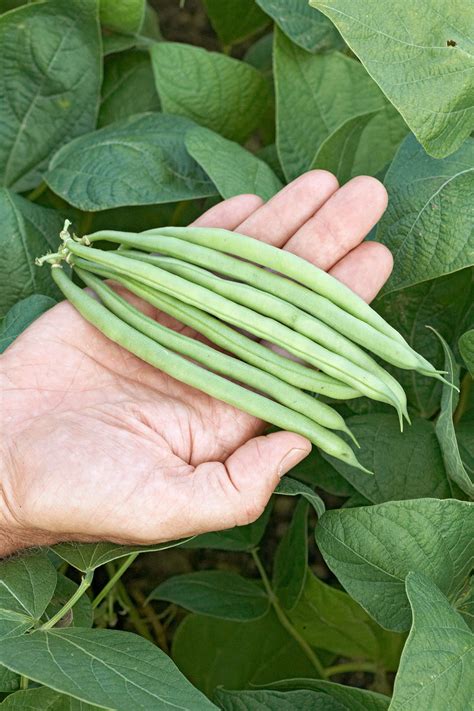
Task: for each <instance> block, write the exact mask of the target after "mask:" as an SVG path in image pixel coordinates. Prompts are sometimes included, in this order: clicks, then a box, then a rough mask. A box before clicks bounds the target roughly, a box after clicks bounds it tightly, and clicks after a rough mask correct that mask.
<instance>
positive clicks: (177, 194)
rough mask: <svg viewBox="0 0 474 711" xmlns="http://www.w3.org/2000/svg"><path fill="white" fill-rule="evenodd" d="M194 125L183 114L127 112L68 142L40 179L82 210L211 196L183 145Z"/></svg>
mask: <svg viewBox="0 0 474 711" xmlns="http://www.w3.org/2000/svg"><path fill="white" fill-rule="evenodd" d="M193 126H194V124H193V122H192V121H189V119H186V118H184V117H182V116H165V115H163V114H159V113H149V114H142V115H140V116H135V117H134V116H132V117H130V118H128V119H124V120H122V121H117V122H116V123H113V124H111V125H110V126H106V127H105V128H102V129H101V130H100V131H95V132H94V133H90V134H88V135H86V136H82V137H81V138H78V139H76V140H75V141H71V143H69V144H68V145H67V146H64V148H62V149H61V150H59V151H58V153H56V155H55V156H54V157H53V160H52V161H51V164H50V169H49V172H48V173H47V175H46V177H45V179H46V181H47V183H48V185H49V186H50V188H51V189H52V190H54V192H55V193H57V194H58V195H60V196H61V197H62V198H64V200H67V202H69V203H71V204H72V205H74V206H75V207H78V208H80V209H81V210H89V211H96V210H105V209H107V208H112V207H120V206H121V205H152V204H158V203H164V202H174V201H177V200H190V199H192V198H198V197H207V196H208V195H215V194H216V189H215V188H214V186H213V184H212V183H211V182H210V180H209V179H208V178H207V177H206V175H205V174H204V172H203V171H202V170H201V168H200V167H199V166H198V165H197V163H196V162H195V161H194V160H193V159H192V158H191V157H190V155H189V153H188V152H187V150H186V147H185V145H184V137H185V134H186V132H187V131H188V130H189V129H190V128H192V127H193Z"/></svg>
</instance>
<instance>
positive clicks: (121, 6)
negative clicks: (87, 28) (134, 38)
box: [100, 0, 146, 34]
mask: <svg viewBox="0 0 474 711" xmlns="http://www.w3.org/2000/svg"><path fill="white" fill-rule="evenodd" d="M145 6H146V0H120V2H119V3H117V2H116V0H100V22H101V24H102V25H104V26H105V27H107V28H108V29H109V30H114V31H115V32H123V33H124V34H135V33H136V32H139V31H140V29H141V26H142V24H143V20H144V18H145Z"/></svg>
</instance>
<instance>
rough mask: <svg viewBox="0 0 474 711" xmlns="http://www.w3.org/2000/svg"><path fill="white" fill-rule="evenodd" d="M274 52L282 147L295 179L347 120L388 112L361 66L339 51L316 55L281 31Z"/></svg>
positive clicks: (287, 167)
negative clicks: (300, 46) (370, 113)
mask: <svg viewBox="0 0 474 711" xmlns="http://www.w3.org/2000/svg"><path fill="white" fill-rule="evenodd" d="M274 53H275V58H274V70H275V85H276V101H277V147H278V154H279V156H280V162H281V164H282V167H283V170H284V172H285V175H286V177H287V179H288V180H292V179H293V178H295V177H297V176H298V175H300V174H301V173H303V172H305V171H306V170H308V169H309V168H310V166H311V165H312V163H313V159H314V156H315V155H316V152H317V150H318V148H319V147H320V146H321V144H322V143H323V141H324V140H325V139H326V138H327V137H328V136H329V135H330V134H331V133H333V131H335V130H336V129H337V128H339V127H340V126H341V125H342V124H343V123H344V122H345V121H347V119H349V118H352V117H354V116H357V115H359V114H363V113H367V112H370V111H378V110H380V109H383V108H384V106H385V105H386V101H385V99H384V97H383V94H382V92H381V91H380V90H379V88H378V87H377V85H376V84H375V82H373V81H372V79H371V78H370V77H369V76H368V75H367V73H366V72H365V71H364V68H363V67H362V66H361V64H360V63H359V62H357V61H355V60H354V59H349V57H346V56H345V55H343V54H341V53H339V52H333V53H331V54H327V55H311V54H309V53H308V52H305V51H304V50H302V49H300V48H299V47H297V46H296V45H295V44H293V43H292V42H291V41H290V40H289V39H288V38H287V37H285V35H284V34H283V33H282V32H280V31H279V30H275V49H274ZM335 87H337V91H335Z"/></svg>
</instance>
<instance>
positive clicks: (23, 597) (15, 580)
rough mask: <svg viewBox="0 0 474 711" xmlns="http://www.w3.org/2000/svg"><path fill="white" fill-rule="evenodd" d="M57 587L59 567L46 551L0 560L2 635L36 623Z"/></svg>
mask: <svg viewBox="0 0 474 711" xmlns="http://www.w3.org/2000/svg"><path fill="white" fill-rule="evenodd" d="M55 588H56V569H55V567H54V565H53V564H52V563H51V561H50V560H49V558H48V557H47V556H46V555H45V554H44V553H37V554H30V555H23V556H21V557H18V558H11V559H6V560H3V561H0V639H2V640H3V639H5V638H7V637H13V636H15V635H18V634H21V633H22V632H25V631H26V630H27V629H28V628H30V627H32V626H33V625H34V624H35V622H37V621H38V620H39V619H40V617H41V616H42V614H43V613H44V611H45V610H46V607H47V606H48V603H49V601H50V600H51V598H52V597H53V594H54V590H55ZM3 644H4V642H3V641H2V645H3ZM2 645H0V646H2Z"/></svg>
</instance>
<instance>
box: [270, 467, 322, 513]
mask: <svg viewBox="0 0 474 711" xmlns="http://www.w3.org/2000/svg"><path fill="white" fill-rule="evenodd" d="M273 493H274V494H282V495H283V496H303V498H305V499H306V501H309V503H310V504H311V506H312V507H313V509H314V510H315V511H316V513H317V514H318V516H322V515H323V513H324V512H325V510H326V507H325V505H324V501H323V500H322V498H321V497H320V496H318V494H316V493H315V492H314V491H313V490H312V489H310V487H309V486H306V484H303V482H301V481H298V480H297V479H292V478H291V477H289V476H285V477H284V478H283V479H281V481H280V483H279V484H278V486H277V488H276V489H275V491H274V492H273Z"/></svg>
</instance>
